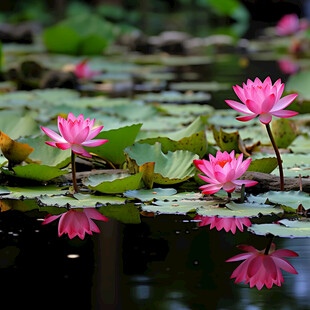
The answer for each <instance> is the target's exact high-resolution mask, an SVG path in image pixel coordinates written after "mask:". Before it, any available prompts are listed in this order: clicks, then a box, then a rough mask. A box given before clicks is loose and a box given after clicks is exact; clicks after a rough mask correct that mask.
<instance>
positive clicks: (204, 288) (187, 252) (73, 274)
mask: <svg viewBox="0 0 310 310" xmlns="http://www.w3.org/2000/svg"><path fill="white" fill-rule="evenodd" d="M43 217H44V214H43V215H42V216H38V212H37V211H36V212H34V211H30V212H26V213H23V212H20V211H14V210H9V211H6V212H2V213H1V214H0V224H1V232H0V249H1V250H0V257H1V259H0V277H1V286H2V289H1V302H2V303H3V305H7V304H10V307H7V308H2V309H19V308H20V307H24V306H27V307H29V309H30V308H31V307H33V308H37V307H38V308H40V307H41V306H42V308H43V309H46V308H45V306H46V307H47V306H48V307H55V309H107V310H109V309H124V310H127V309H160V310H161V309H167V310H168V309H169V310H180V309H223V310H224V309H249V310H254V309H298V310H299V309H309V308H310V298H309V293H308V288H309V279H310V265H309V259H310V242H309V240H308V239H280V238H276V239H275V243H276V245H277V248H287V249H290V250H294V251H296V252H297V253H299V255H300V256H299V257H297V258H293V259H289V260H290V262H291V263H292V264H293V265H294V267H295V268H296V270H297V271H298V272H299V275H292V274H289V273H286V272H283V275H284V280H285V283H284V284H283V285H282V287H277V286H274V287H273V288H272V289H270V290H268V289H266V288H263V289H262V290H261V291H258V290H257V289H256V288H253V289H250V288H249V286H247V285H242V284H234V282H233V280H230V275H231V273H232V272H233V270H234V269H235V268H236V267H237V265H238V263H225V260H226V259H228V258H230V257H232V256H233V255H236V254H238V253H240V251H239V250H238V249H236V247H235V246H236V245H238V244H251V245H253V246H254V247H256V248H258V249H263V248H264V247H265V242H266V240H265V238H264V237H258V236H255V235H252V234H250V233H247V232H246V233H241V232H237V233H236V235H233V234H231V233H226V232H222V231H221V232H217V231H216V230H214V229H213V230H210V229H209V226H206V227H201V228H197V223H195V222H193V221H192V220H191V218H190V217H188V216H181V215H180V216H174V215H158V216H156V217H155V218H147V217H141V220H142V221H141V223H140V224H122V223H120V222H117V221H115V220H113V219H111V220H110V221H109V222H99V223H98V222H97V224H98V227H99V228H100V230H101V233H100V234H95V235H93V236H89V235H87V236H86V237H85V239H84V240H80V239H79V238H74V239H72V240H70V239H69V238H68V237H67V236H62V237H60V238H59V237H58V234H57V228H58V222H57V221H55V222H53V223H51V224H49V225H45V226H42V225H41V223H42V219H43ZM44 305H45V306H44ZM42 308H41V309H42Z"/></svg>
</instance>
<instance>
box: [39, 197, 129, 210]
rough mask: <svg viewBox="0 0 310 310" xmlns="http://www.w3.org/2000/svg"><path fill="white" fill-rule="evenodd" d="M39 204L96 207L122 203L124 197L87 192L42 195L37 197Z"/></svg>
mask: <svg viewBox="0 0 310 310" xmlns="http://www.w3.org/2000/svg"><path fill="white" fill-rule="evenodd" d="M39 202H40V204H41V205H45V206H54V207H68V206H69V207H72V208H84V207H85V208H86V207H98V206H102V205H108V204H124V203H125V198H121V197H117V196H107V195H105V196H95V195H88V194H75V195H74V197H69V196H54V197H49V196H46V195H45V196H43V197H40V198H39Z"/></svg>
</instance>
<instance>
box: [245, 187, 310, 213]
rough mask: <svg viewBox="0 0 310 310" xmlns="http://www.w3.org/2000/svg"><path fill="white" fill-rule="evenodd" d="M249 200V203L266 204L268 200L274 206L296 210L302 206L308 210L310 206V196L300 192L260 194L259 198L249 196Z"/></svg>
mask: <svg viewBox="0 0 310 310" xmlns="http://www.w3.org/2000/svg"><path fill="white" fill-rule="evenodd" d="M247 199H248V201H249V202H253V203H265V202H266V200H267V199H268V201H270V202H272V203H274V204H280V205H284V206H287V207H290V208H292V209H295V210H296V209H297V207H298V206H299V205H300V204H302V205H303V206H304V207H306V208H307V206H309V204H310V196H309V195H308V194H306V193H304V192H300V191H289V192H283V191H279V192H276V191H270V192H267V193H263V194H258V195H257V196H253V195H249V197H247Z"/></svg>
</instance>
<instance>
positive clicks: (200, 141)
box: [138, 117, 208, 158]
mask: <svg viewBox="0 0 310 310" xmlns="http://www.w3.org/2000/svg"><path fill="white" fill-rule="evenodd" d="M166 135H167V136H159V137H156V138H155V137H154V138H146V139H141V140H139V141H138V143H148V144H152V145H153V144H155V143H156V142H158V143H160V144H161V148H162V151H163V152H164V153H167V152H168V151H171V152H173V151H176V150H186V151H190V152H192V153H194V154H198V155H199V157H200V158H201V157H203V156H204V155H205V154H206V152H207V147H208V143H207V138H206V135H205V122H204V121H203V119H202V118H201V117H198V118H197V119H196V120H195V121H194V122H193V123H191V124H190V125H189V126H188V127H186V128H184V129H181V130H179V131H176V132H173V133H167V134H166Z"/></svg>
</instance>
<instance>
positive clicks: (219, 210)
mask: <svg viewBox="0 0 310 310" xmlns="http://www.w3.org/2000/svg"><path fill="white" fill-rule="evenodd" d="M173 198H174V196H171V197H170V199H171V200H170V201H159V202H157V201H156V202H155V203H153V204H152V205H143V206H142V210H144V211H148V212H155V213H160V214H185V213H187V212H190V211H195V212H197V214H199V215H202V216H220V217H233V216H237V217H254V216H258V215H260V214H264V215H267V214H272V213H281V212H283V211H282V209H281V208H276V207H272V206H270V205H264V204H261V203H242V204H237V203H235V202H229V203H226V205H225V207H223V206H222V205H223V204H221V205H220V203H219V201H218V200H203V199H180V200H179V199H176V200H174V199H173ZM154 204H156V205H154Z"/></svg>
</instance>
